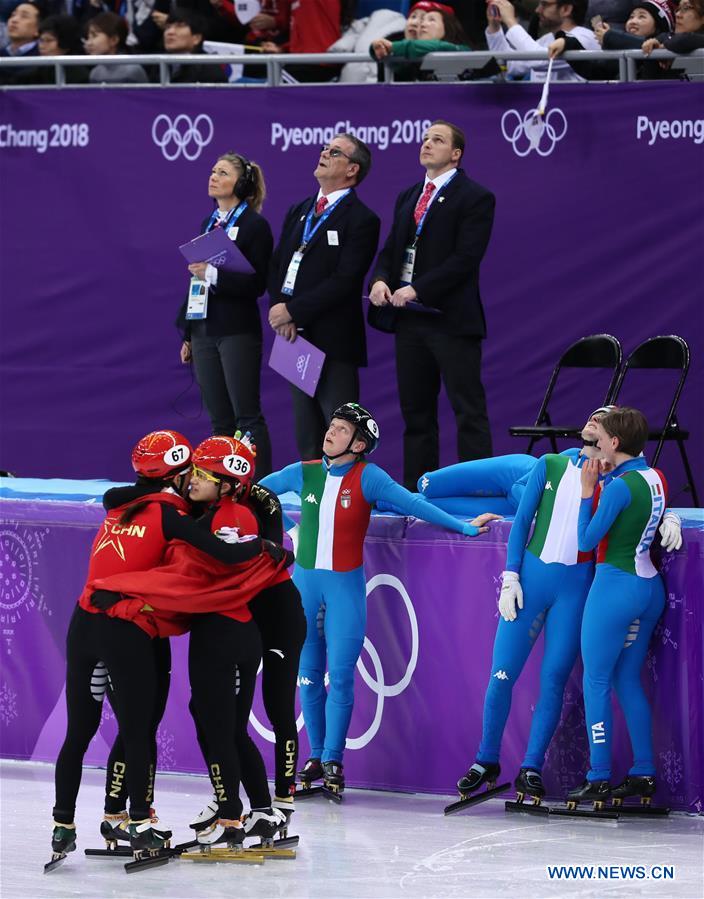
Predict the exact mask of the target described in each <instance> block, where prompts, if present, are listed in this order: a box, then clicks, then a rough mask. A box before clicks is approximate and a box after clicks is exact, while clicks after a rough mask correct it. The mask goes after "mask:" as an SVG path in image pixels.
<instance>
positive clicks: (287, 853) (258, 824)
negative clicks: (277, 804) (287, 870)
mask: <svg viewBox="0 0 704 899" xmlns="http://www.w3.org/2000/svg"><path fill="white" fill-rule="evenodd" d="M242 824H243V827H244V835H245V837H259V842H257V843H254V844H253V845H252V846H250V848H251V849H254V850H255V851H257V852H263V853H264V855H265V856H266V858H295V857H296V850H295V848H293V847H291V846H289V845H288V844H287V845H286V846H284V845H282V839H281V838H280V837H279V838H278V839H275V837H276V836H277V834H279V833H280V832H281V829H282V828H284V829H285V828H286V824H287V818H286V815H285V814H284V813H283V812H282V811H280V810H279V809H278V808H273V807H271V808H255V809H252V811H251V812H250V813H249V814H248V815H245V816H244V818H243V819H242ZM296 842H298V840H296ZM294 845H295V844H294Z"/></svg>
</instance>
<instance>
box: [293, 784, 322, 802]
mask: <svg viewBox="0 0 704 899" xmlns="http://www.w3.org/2000/svg"><path fill="white" fill-rule="evenodd" d="M324 792H325V787H323V786H320V787H304V786H301V788H300V789H297V790H296V792H295V793H294V796H295V798H296V799H311V798H312V797H313V796H320V795H322V793H324Z"/></svg>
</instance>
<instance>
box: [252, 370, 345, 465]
mask: <svg viewBox="0 0 704 899" xmlns="http://www.w3.org/2000/svg"><path fill="white" fill-rule="evenodd" d="M291 396H292V398H293V414H294V418H295V429H296V444H297V446H298V452H299V455H300V457H301V459H302V461H303V462H309V461H310V460H311V459H319V458H320V457H321V455H322V452H323V437H324V436H325V432H326V431H327V429H328V425H329V424H330V419H331V418H332V413H333V412H334V411H335V409H337V408H338V406H341V405H342V404H343V403H356V402H358V401H359V369H358V367H357V366H356V365H353V364H352V363H351V362H340V361H339V360H337V359H326V360H325V362H324V364H323V370H322V372H321V375H320V380H319V381H318V387H317V389H316V391H315V396H308V394H307V393H304V392H303V391H302V390H299V389H298V387H293V386H292V387H291ZM257 471H259V468H258V467H257Z"/></svg>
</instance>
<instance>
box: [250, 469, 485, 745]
mask: <svg viewBox="0 0 704 899" xmlns="http://www.w3.org/2000/svg"><path fill="white" fill-rule="evenodd" d="M261 483H262V484H263V485H264V486H265V487H268V488H269V489H270V490H274V491H275V492H276V493H278V494H283V493H286V492H288V491H293V492H294V493H297V494H298V495H299V496H301V500H302V501H301V527H300V534H299V543H298V553H297V556H296V565H295V567H294V571H293V580H294V583H295V584H296V586H297V587H298V589H299V590H300V592H301V598H302V600H303V609H304V611H305V615H306V621H307V625H308V627H307V634H306V642H305V643H304V645H303V650H302V652H301V661H300V668H299V683H300V687H301V706H302V708H303V717H304V720H305V724H306V730H307V732H308V739H309V742H310V751H311V757H312V758H319V759H321V761H323V762H326V761H340V760H341V759H342V755H343V751H344V748H345V738H346V736H347V730H348V728H349V723H350V718H351V716H352V707H353V703H354V695H353V689H354V669H355V665H356V664H357V659H358V658H359V654H360V652H361V651H362V644H363V642H364V632H365V628H366V620H367V600H366V580H365V576H364V569H363V567H362V545H363V542H364V535H365V533H366V529H367V525H368V522H369V514H370V513H371V505H372V504H373V503H375V502H377V501H380V500H381V501H385V502H387V503H389V504H392V505H393V506H394V508H397V509H399V510H400V511H401V513H402V514H404V515H413V516H415V517H416V518H422V519H424V520H425V521H429V522H431V523H432V524H437V525H439V526H440V527H444V528H447V529H449V530H452V531H457V532H459V533H463V534H467V535H468V536H474V535H475V534H477V533H478V531H477V528H476V527H474V526H472V525H470V524H468V523H466V522H462V521H458V520H457V519H456V518H453V517H452V516H451V515H448V514H447V513H446V512H443V511H442V510H441V509H438V508H436V507H435V506H433V505H431V504H430V503H429V502H427V500H425V499H424V498H423V497H422V496H420V495H419V494H417V493H410V492H409V491H408V490H406V489H404V488H403V487H401V486H400V484H397V483H396V482H395V481H394V480H393V479H392V478H391V477H389V475H388V474H386V472H385V471H383V470H382V469H381V468H379V467H378V466H377V465H373V464H370V463H366V462H351V463H349V464H346V465H334V466H330V465H329V464H328V463H327V461H326V460H324V461H322V462H305V463H301V462H297V463H295V464H293V465H289V466H288V467H286V468H284V469H283V470H282V471H279V472H276V473H275V474H271V475H268V476H267V477H265V478H264V479H263V480H262V482H261ZM326 655H327V670H328V675H329V691H328V692H326V690H325V683H324V677H325V670H326Z"/></svg>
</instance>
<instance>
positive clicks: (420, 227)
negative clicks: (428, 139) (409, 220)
mask: <svg viewBox="0 0 704 899" xmlns="http://www.w3.org/2000/svg"><path fill="white" fill-rule="evenodd" d="M456 174H457V169H455V171H454V172H453V173H452V174H451V175H450V177H449V178H448V179H447V181H446V182H445V183H444V184H443V186H442V187H441V188H440V190H441V191H443V190H445V188H446V187H447V185H448V184H449V183H450V181H452V179H453V178H454V177H455V175H456ZM428 183H430V182H428ZM418 199H420V197H419V198H418ZM433 202H435V201H433ZM430 206H431V204H430V203H428V208H427V209H426V210H425V212H424V213H423V217H422V218H421V220H420V221H419V222H418V224H417V225H416V239H415V240H414V241H413V246H415V245H416V244H417V243H418V238H419V237H420V232H421V231H422V230H423V225H424V224H425V217H426V216H427V214H428V213H429V212H430Z"/></svg>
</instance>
